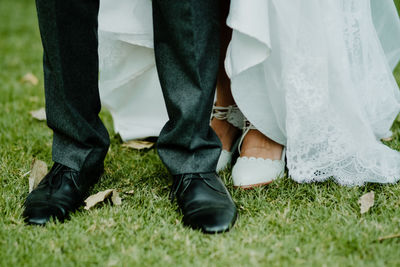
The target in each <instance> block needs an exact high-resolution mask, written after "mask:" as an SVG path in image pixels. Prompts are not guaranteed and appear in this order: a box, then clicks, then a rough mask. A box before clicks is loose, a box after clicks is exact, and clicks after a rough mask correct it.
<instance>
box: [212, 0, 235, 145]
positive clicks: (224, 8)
mask: <svg viewBox="0 0 400 267" xmlns="http://www.w3.org/2000/svg"><path fill="white" fill-rule="evenodd" d="M229 6H230V1H221V13H222V14H221V16H220V18H221V20H222V21H221V25H222V29H221V53H220V60H219V72H218V80H217V99H216V102H215V105H216V106H219V107H228V106H231V105H235V100H234V99H233V96H232V92H231V88H230V83H231V82H230V80H229V78H228V75H227V74H226V72H225V68H224V60H225V55H226V50H227V48H228V45H229V42H230V40H231V37H232V30H231V28H229V27H228V26H227V25H226V18H227V16H228V13H229ZM211 127H212V128H213V130H214V131H215V133H216V134H217V135H218V137H219V139H220V140H221V143H222V149H224V150H227V151H230V150H231V147H232V144H233V142H234V141H235V139H236V138H237V137H238V135H239V134H240V132H239V129H238V128H236V127H235V126H233V125H232V124H230V123H229V122H228V121H226V120H218V119H216V118H213V119H212V121H211Z"/></svg>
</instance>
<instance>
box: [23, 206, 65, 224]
mask: <svg viewBox="0 0 400 267" xmlns="http://www.w3.org/2000/svg"><path fill="white" fill-rule="evenodd" d="M22 216H23V217H24V221H25V223H27V224H31V225H45V224H46V223H47V222H49V221H50V220H51V218H57V219H58V220H60V221H63V220H64V218H65V216H66V212H65V210H64V209H62V208H60V207H56V206H52V205H48V204H38V205H29V206H27V207H26V208H25V210H24V212H23V214H22Z"/></svg>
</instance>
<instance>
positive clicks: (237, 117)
mask: <svg viewBox="0 0 400 267" xmlns="http://www.w3.org/2000/svg"><path fill="white" fill-rule="evenodd" d="M213 118H216V119H218V120H226V121H227V122H229V123H230V124H231V125H233V126H235V127H236V128H239V129H242V128H243V120H244V116H243V114H242V112H241V111H240V110H239V108H238V107H237V106H236V105H231V106H227V107H218V106H215V105H214V107H213V112H212V116H211V119H213ZM238 145H239V139H238V140H236V141H235V142H234V143H233V145H232V147H231V150H230V151H228V150H225V149H223V150H222V151H221V155H220V156H219V159H218V163H217V172H220V171H222V170H224V169H226V168H227V167H228V165H229V164H231V162H232V155H233V151H235V150H236V149H237V147H238Z"/></svg>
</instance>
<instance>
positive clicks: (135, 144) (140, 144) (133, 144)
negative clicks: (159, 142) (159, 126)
mask: <svg viewBox="0 0 400 267" xmlns="http://www.w3.org/2000/svg"><path fill="white" fill-rule="evenodd" d="M122 146H123V147H128V148H133V149H137V150H142V149H149V148H152V147H153V146H154V143H153V142H149V141H142V140H131V141H128V142H126V143H124V144H122Z"/></svg>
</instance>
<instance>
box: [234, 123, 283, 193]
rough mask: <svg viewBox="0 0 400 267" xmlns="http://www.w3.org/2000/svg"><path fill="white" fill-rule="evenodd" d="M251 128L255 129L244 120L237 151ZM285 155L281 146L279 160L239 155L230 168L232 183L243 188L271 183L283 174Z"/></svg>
mask: <svg viewBox="0 0 400 267" xmlns="http://www.w3.org/2000/svg"><path fill="white" fill-rule="evenodd" d="M252 129H254V130H257V129H256V128H255V127H254V126H253V125H252V124H251V123H249V122H248V121H246V126H245V127H244V129H243V134H242V137H241V138H240V142H239V152H240V146H241V145H242V142H243V139H244V137H245V136H246V134H247V133H248V132H249V131H250V130H252ZM285 156H286V149H285V148H283V150H282V156H281V159H280V160H271V159H263V158H255V157H239V158H238V159H237V161H236V164H235V166H233V169H232V179H233V185H234V186H235V187H240V188H243V189H250V188H254V187H258V186H263V185H267V184H269V183H271V182H272V181H274V180H275V179H277V178H279V177H281V176H283V175H284V173H285Z"/></svg>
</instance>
